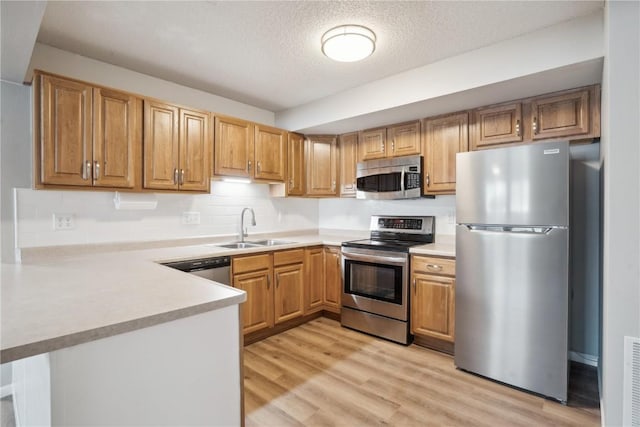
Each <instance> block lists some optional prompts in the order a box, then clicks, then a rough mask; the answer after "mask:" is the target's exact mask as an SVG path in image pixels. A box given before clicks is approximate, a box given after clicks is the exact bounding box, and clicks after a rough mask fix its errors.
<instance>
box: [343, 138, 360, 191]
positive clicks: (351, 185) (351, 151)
mask: <svg viewBox="0 0 640 427" xmlns="http://www.w3.org/2000/svg"><path fill="white" fill-rule="evenodd" d="M339 152H340V153H339V154H340V155H339V157H340V197H355V195H356V164H357V161H358V132H352V133H347V134H344V135H340V138H339Z"/></svg>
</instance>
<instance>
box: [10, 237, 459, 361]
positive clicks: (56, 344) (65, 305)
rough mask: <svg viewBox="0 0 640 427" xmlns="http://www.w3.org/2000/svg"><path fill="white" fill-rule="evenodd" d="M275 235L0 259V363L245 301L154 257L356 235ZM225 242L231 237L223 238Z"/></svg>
mask: <svg viewBox="0 0 640 427" xmlns="http://www.w3.org/2000/svg"><path fill="white" fill-rule="evenodd" d="M260 238H264V236H260ZM275 238H278V239H281V240H287V241H294V242H296V243H291V244H284V245H278V246H273V247H258V248H251V249H239V250H238V249H234V250H230V249H225V248H221V247H217V246H214V245H215V244H219V243H213V242H212V243H198V244H194V245H188V246H172V247H156V248H153V249H137V250H120V251H118V245H109V250H110V251H109V252H101V251H99V250H95V249H93V250H92V249H91V247H89V246H87V247H58V248H55V249H54V248H48V250H45V249H42V250H36V251H35V252H36V253H37V256H32V257H30V259H29V260H28V263H25V264H2V272H1V277H2V314H1V321H2V324H1V325H2V326H1V328H2V330H1V333H2V343H1V347H0V358H1V361H2V363H6V362H10V361H13V360H17V359H20V358H24V357H28V356H33V355H36V354H41V353H46V352H50V351H54V350H58V349H61V348H65V347H69V346H72V345H77V344H81V343H84V342H88V341H92V340H95V339H100V338H105V337H108V336H112V335H116V334H120V333H124V332H128V331H131V330H135V329H140V328H144V327H148V326H153V325H156V324H159V323H163V322H168V321H171V320H175V319H179V318H182V317H187V316H192V315H195V314H199V313H203V312H206V311H210V310H215V309H218V308H221V307H226V306H229V305H233V304H239V303H242V302H244V301H245V300H246V294H245V292H244V291H241V290H238V289H234V288H231V287H228V286H225V285H222V284H218V283H212V282H211V281H209V280H206V279H203V278H200V277H197V276H194V275H191V274H186V273H183V272H181V271H178V270H173V269H171V268H168V267H165V266H163V265H160V264H158V262H167V261H177V260H184V259H197V258H203V257H208V256H218V255H220V256H222V255H240V254H249V253H256V252H265V251H271V250H284V249H292V248H297V247H305V246H311V245H341V244H342V242H343V241H347V240H354V239H356V238H358V236H356V235H354V234H352V233H345V234H343V233H341V234H340V235H338V234H334V233H324V234H309V233H305V234H298V235H296V234H294V233H289V234H287V235H286V236H285V237H280V236H275ZM230 240H233V239H226V241H230ZM250 240H258V237H257V236H252V238H251V239H250ZM437 240H439V239H438V238H437ZM446 240H447V239H443V241H442V242H441V243H440V242H439V243H434V244H431V245H423V246H419V247H416V248H412V250H411V253H418V254H430V255H436V256H455V250H454V249H453V244H452V243H451V242H447V241H446ZM452 241H453V240H452ZM126 246H127V245H123V247H126ZM156 246H157V244H156Z"/></svg>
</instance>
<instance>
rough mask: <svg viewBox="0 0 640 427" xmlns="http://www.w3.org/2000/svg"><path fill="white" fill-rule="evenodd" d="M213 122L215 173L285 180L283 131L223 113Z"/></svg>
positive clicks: (258, 178)
mask: <svg viewBox="0 0 640 427" xmlns="http://www.w3.org/2000/svg"><path fill="white" fill-rule="evenodd" d="M214 123H215V132H214V133H215V135H214V144H213V145H214V156H213V157H214V167H213V173H214V175H219V176H235V177H242V178H249V179H253V180H257V181H268V182H284V181H285V175H286V166H287V132H286V131H284V130H282V129H276V128H273V127H270V126H264V125H259V124H255V123H251V122H248V121H246V120H240V119H234V118H232V117H224V116H216V117H215V119H214Z"/></svg>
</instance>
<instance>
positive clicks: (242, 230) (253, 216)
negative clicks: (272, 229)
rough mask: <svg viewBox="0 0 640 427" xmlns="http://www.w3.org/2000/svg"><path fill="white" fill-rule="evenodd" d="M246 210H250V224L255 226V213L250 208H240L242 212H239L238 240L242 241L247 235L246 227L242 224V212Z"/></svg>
mask: <svg viewBox="0 0 640 427" xmlns="http://www.w3.org/2000/svg"><path fill="white" fill-rule="evenodd" d="M246 211H249V212H251V225H253V226H254V227H255V226H256V213H255V212H254V211H253V209H251V208H244V209H242V213H241V214H240V241H241V242H244V238H245V237H247V236H249V235H248V234H247V229H246V228H245V226H244V213H245V212H246Z"/></svg>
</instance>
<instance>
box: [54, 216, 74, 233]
mask: <svg viewBox="0 0 640 427" xmlns="http://www.w3.org/2000/svg"><path fill="white" fill-rule="evenodd" d="M74 228H76V217H75V215H73V214H62V213H56V214H53V229H54V230H56V231H59V230H73V229H74Z"/></svg>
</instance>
